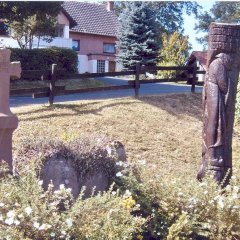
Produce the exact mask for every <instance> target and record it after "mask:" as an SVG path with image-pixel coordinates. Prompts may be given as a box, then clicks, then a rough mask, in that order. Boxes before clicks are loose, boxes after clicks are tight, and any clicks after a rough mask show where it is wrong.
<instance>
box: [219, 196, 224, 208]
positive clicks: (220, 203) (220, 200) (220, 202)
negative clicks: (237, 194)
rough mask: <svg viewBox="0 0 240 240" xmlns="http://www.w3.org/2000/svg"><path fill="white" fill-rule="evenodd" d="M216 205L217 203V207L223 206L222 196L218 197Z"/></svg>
mask: <svg viewBox="0 0 240 240" xmlns="http://www.w3.org/2000/svg"><path fill="white" fill-rule="evenodd" d="M218 205H219V207H220V208H222V209H223V208H224V201H223V198H222V197H220V198H219V199H218Z"/></svg>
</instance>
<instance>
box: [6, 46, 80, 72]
mask: <svg viewBox="0 0 240 240" xmlns="http://www.w3.org/2000/svg"><path fill="white" fill-rule="evenodd" d="M11 52H12V54H11V61H20V62H21V66H22V70H49V69H50V68H51V65H52V64H53V63H56V64H57V66H58V69H61V70H65V71H66V73H76V72H77V62H78V60H77V53H76V52H74V51H73V50H72V49H66V48H58V47H52V48H40V49H20V48H11Z"/></svg>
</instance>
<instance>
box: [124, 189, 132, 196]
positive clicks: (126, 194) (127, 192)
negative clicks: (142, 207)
mask: <svg viewBox="0 0 240 240" xmlns="http://www.w3.org/2000/svg"><path fill="white" fill-rule="evenodd" d="M124 195H125V196H127V197H129V196H131V195H132V193H131V192H130V191H129V190H128V189H127V190H126V192H125V194H124Z"/></svg>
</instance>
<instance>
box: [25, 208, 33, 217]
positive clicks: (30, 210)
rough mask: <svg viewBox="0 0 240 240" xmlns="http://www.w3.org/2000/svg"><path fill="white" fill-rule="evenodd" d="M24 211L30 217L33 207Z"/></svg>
mask: <svg viewBox="0 0 240 240" xmlns="http://www.w3.org/2000/svg"><path fill="white" fill-rule="evenodd" d="M24 211H25V213H26V214H27V215H28V216H29V215H30V214H31V212H32V208H31V207H29V206H28V207H26V208H25V209H24Z"/></svg>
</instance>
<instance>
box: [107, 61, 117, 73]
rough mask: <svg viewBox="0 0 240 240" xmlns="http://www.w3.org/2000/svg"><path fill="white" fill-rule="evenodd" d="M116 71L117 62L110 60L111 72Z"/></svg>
mask: <svg viewBox="0 0 240 240" xmlns="http://www.w3.org/2000/svg"><path fill="white" fill-rule="evenodd" d="M115 71H116V62H114V61H110V62H109V72H115Z"/></svg>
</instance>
